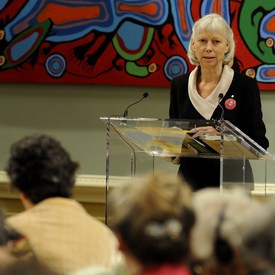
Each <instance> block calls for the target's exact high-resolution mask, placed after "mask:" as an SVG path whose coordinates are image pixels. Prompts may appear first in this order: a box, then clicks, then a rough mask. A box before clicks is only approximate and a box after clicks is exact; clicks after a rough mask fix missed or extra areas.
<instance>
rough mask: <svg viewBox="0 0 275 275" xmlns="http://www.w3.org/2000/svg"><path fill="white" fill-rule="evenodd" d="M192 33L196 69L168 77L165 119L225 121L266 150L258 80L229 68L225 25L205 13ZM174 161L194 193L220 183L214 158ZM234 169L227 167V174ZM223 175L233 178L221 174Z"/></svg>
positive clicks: (229, 47) (250, 180)
mask: <svg viewBox="0 0 275 275" xmlns="http://www.w3.org/2000/svg"><path fill="white" fill-rule="evenodd" d="M192 31H193V32H192V36H191V40H190V43H189V49H188V53H187V54H188V58H189V60H190V62H191V64H193V65H196V68H195V69H194V70H193V71H192V72H189V73H186V74H183V75H180V76H177V77H175V78H174V79H173V80H172V81H171V94H170V109H169V116H170V119H190V120H204V119H205V120H212V119H221V118H222V119H226V120H228V121H230V122H231V123H232V124H234V125H235V126H236V127H238V128H239V129H240V130H241V131H243V132H244V133H245V134H246V135H248V136H249V137H250V138H252V139H253V140H254V141H255V142H257V143H258V144H259V145H260V146H262V147H263V148H264V149H267V148H268V145H269V142H268V139H267V138H266V136H265V134H266V128H265V125H264V122H263V120H262V116H263V115H262V109H261V100H260V92H259V88H258V85H257V82H256V80H255V79H253V78H251V77H249V76H246V75H244V74H241V73H238V72H235V71H234V70H233V69H231V68H230V67H229V64H230V62H231V61H232V59H233V57H234V51H235V42H234V39H233V32H232V30H231V28H230V26H229V25H228V24H227V22H226V21H225V20H224V19H223V18H222V17H221V16H220V15H218V14H209V15H206V16H204V17H202V18H200V19H199V20H198V21H197V22H196V23H195V24H194V26H193V30H192ZM196 131H198V133H199V134H205V133H213V134H215V133H218V132H217V131H216V130H215V129H214V128H213V127H200V128H197V129H196ZM175 161H179V164H180V168H179V174H180V175H181V176H182V177H183V178H184V180H185V181H186V182H187V183H189V184H190V185H191V187H192V188H193V190H194V191H195V190H198V189H201V188H204V187H209V186H216V187H218V186H219V183H220V162H219V159H202V158H179V159H175V160H174V162H175ZM230 167H231V164H230ZM225 170H227V169H225ZM245 170H246V175H245V180H246V182H248V183H253V182H254V180H253V174H252V169H251V166H250V165H249V163H248V165H247V166H246V169H245ZM236 173H237V172H236V171H234V166H232V171H230V174H231V175H234V174H235V175H236ZM224 177H228V181H234V179H233V178H230V175H226V172H225V174H224ZM248 185H249V184H248ZM250 185H252V186H253V184H250Z"/></svg>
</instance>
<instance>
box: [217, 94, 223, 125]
mask: <svg viewBox="0 0 275 275" xmlns="http://www.w3.org/2000/svg"><path fill="white" fill-rule="evenodd" d="M218 98H219V101H218V105H219V106H220V108H221V109H222V113H221V118H220V120H224V108H223V107H222V105H221V101H222V99H223V94H222V93H220V94H219V96H218Z"/></svg>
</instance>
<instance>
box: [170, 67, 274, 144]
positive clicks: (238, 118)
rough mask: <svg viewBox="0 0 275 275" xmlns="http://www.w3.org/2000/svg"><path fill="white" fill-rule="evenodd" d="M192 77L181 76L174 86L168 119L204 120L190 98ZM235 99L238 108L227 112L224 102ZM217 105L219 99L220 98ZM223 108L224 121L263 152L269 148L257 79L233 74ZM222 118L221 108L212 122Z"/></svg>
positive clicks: (214, 115) (172, 84)
mask: <svg viewBox="0 0 275 275" xmlns="http://www.w3.org/2000/svg"><path fill="white" fill-rule="evenodd" d="M189 75H190V73H187V74H184V75H180V76H178V77H176V78H174V79H173V80H172V82H171V94H170V109H169V117H170V118H174V119H204V118H203V116H202V115H201V114H200V113H199V112H198V111H197V110H196V109H195V107H194V106H193V104H192V103H191V101H190V98H189V96H188V79H189ZM231 96H234V99H235V101H236V107H235V108H234V109H233V110H228V109H227V108H226V107H225V101H226V100H227V99H228V98H231ZM217 101H218V98H217ZM221 105H222V106H223V108H224V119H225V120H228V121H230V122H231V123H233V124H234V125H235V126H236V127H238V128H239V129H240V130H241V131H243V132H244V133H245V134H246V135H248V136H249V137H250V138H252V139H253V140H254V141H256V142H257V143H258V144H259V145H260V146H262V147H263V148H264V149H267V148H268V146H269V142H268V139H267V138H266V136H265V134H266V128H265V124H264V122H263V119H262V117H263V114H262V106H261V99H260V91H259V88H258V85H257V82H256V81H255V79H253V78H251V77H249V76H246V75H244V74H241V73H238V72H234V77H233V80H232V83H231V85H230V87H229V90H228V91H227V93H226V95H225V96H224V98H223V99H222V101H221ZM220 117H221V108H220V107H219V106H218V107H217V108H216V110H215V111H214V113H213V115H212V117H211V119H219V118H220Z"/></svg>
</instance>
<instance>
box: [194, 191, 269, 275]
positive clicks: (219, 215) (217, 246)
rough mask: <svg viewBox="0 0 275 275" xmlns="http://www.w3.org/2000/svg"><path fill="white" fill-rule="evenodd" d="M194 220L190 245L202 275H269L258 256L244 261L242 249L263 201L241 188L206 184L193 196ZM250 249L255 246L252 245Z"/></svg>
mask: <svg viewBox="0 0 275 275" xmlns="http://www.w3.org/2000/svg"><path fill="white" fill-rule="evenodd" d="M193 207H194V211H195V214H196V224H195V226H194V230H193V232H192V238H191V249H192V256H193V259H194V262H195V261H197V263H198V264H197V268H194V269H195V270H199V272H198V274H201V275H220V274H223V275H232V274H234V275H252V274H253V275H260V274H262V275H269V274H270V273H269V272H268V270H267V265H264V264H263V263H262V261H261V259H260V258H254V261H247V259H246V257H245V256H244V254H243V253H242V251H243V247H244V240H245V239H246V237H247V236H248V235H249V232H250V230H251V227H252V226H253V224H254V223H255V221H257V220H258V219H259V218H260V217H261V216H262V215H263V214H264V213H265V208H264V205H263V204H262V203H260V202H258V201H255V200H252V199H251V198H250V197H248V196H247V194H246V193H244V191H243V190H240V189H232V190H225V191H223V192H222V193H221V192H220V190H219V189H218V188H205V189H203V190H200V191H197V192H196V193H195V194H194V196H193ZM251 249H253V250H255V249H256V247H254V248H251Z"/></svg>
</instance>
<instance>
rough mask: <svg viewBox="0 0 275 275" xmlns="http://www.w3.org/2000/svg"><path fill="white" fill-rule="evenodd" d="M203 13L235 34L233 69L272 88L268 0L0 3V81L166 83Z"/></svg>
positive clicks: (274, 9)
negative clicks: (219, 20)
mask: <svg viewBox="0 0 275 275" xmlns="http://www.w3.org/2000/svg"><path fill="white" fill-rule="evenodd" d="M209 13H219V14H221V15H222V16H223V17H224V18H225V20H226V21H227V22H228V23H229V24H230V25H231V27H232V29H233V31H234V34H235V40H236V54H235V58H234V60H233V61H232V67H233V68H234V69H235V70H237V71H240V72H242V73H244V74H247V75H249V76H251V77H254V78H256V80H257V81H258V84H259V87H260V89H261V90H275V43H274V40H275V1H274V0H264V1H259V0H193V1H192V0H16V1H14V0H1V1H0V81H2V82H40V83H42V82H43V83H83V84H112V85H141V86H162V87H168V86H170V81H171V79H172V78H173V77H175V76H177V75H178V74H182V73H185V72H187V71H190V70H192V69H193V68H194V66H192V65H191V64H190V63H189V60H188V58H187V54H186V52H187V49H188V44H189V40H190V37H191V31H192V26H193V24H194V21H196V20H198V19H199V18H200V17H202V16H204V15H206V14H209Z"/></svg>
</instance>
